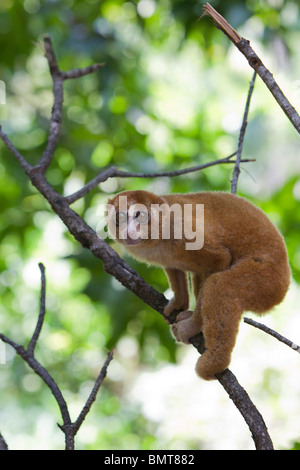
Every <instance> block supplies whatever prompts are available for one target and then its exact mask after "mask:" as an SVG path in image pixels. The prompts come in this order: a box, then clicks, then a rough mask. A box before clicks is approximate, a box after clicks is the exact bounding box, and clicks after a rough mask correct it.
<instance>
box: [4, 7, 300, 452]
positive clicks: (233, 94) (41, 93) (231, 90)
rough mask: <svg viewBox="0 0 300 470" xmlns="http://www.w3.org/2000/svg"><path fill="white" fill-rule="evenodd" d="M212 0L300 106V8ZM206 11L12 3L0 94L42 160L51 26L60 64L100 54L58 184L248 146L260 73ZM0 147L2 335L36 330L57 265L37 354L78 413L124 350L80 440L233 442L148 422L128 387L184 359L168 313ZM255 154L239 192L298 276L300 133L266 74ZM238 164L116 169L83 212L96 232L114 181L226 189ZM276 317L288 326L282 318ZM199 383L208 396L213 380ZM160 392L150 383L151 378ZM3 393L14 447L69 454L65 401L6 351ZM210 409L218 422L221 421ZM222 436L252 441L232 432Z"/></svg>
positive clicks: (71, 103) (16, 133)
mask: <svg viewBox="0 0 300 470" xmlns="http://www.w3.org/2000/svg"><path fill="white" fill-rule="evenodd" d="M211 3H212V5H213V6H214V7H215V8H217V10H218V11H219V12H220V13H221V14H223V15H224V16H225V17H226V18H227V20H228V21H229V22H230V23H231V24H232V25H233V26H234V27H235V28H237V29H238V31H239V33H240V34H241V35H243V36H244V37H246V38H248V39H250V40H251V44H252V45H253V47H254V48H255V49H256V51H257V52H258V53H259V54H261V57H262V59H263V61H264V62H265V63H266V65H267V66H268V67H270V68H271V70H272V71H273V73H274V75H275V77H276V79H277V80H278V81H279V83H280V85H281V86H282V88H283V90H284V92H285V93H286V94H287V96H288V98H290V99H291V101H292V103H293V104H294V105H295V106H296V107H297V106H298V109H299V105H300V84H299V83H300V82H299V72H300V52H299V47H298V44H299V40H300V33H299V25H300V15H299V2H298V1H296V0H295V1H292V0H290V1H286V0H248V1H238V0H234V1H231V2H222V1H221V0H219V1H218V0H215V1H212V2H211ZM202 5H203V2H201V1H196V0H191V1H183V0H174V1H171V0H156V1H155V0H140V1H139V2H137V1H127V2H124V1H121V0H104V1H102V0H100V1H99V0H98V1H96V0H88V1H85V2H83V1H77V0H63V1H54V0H53V1H44V0H25V1H19V0H3V1H1V5H0V48H1V49H0V50H1V63H0V79H1V80H2V81H3V82H4V83H5V86H6V104H1V105H0V118H1V123H2V126H3V129H4V131H5V132H7V133H8V134H9V136H10V138H11V140H12V141H13V143H14V144H15V146H16V147H17V148H18V149H20V151H21V152H23V154H24V155H25V156H26V158H27V159H28V161H29V162H32V163H34V162H36V161H37V159H38V157H39V156H40V155H41V152H42V151H43V149H44V147H45V142H46V139H47V131H48V124H49V115H50V111H51V106H52V90H51V87H52V83H51V78H50V75H49V71H48V66H47V62H46V60H45V58H44V57H43V52H42V47H41V44H42V39H43V36H44V34H45V33H47V34H49V35H50V36H51V38H52V41H53V44H54V47H55V50H56V54H57V57H58V61H59V64H60V67H61V69H63V70H68V69H72V68H79V67H84V66H87V65H90V64H92V63H94V62H104V63H105V66H104V67H102V68H101V69H100V70H99V72H97V73H96V74H93V75H90V76H86V77H84V78H81V79H77V80H72V81H71V80H69V81H67V82H66V83H65V101H64V113H63V124H62V132H61V138H60V141H59V146H58V149H57V151H56V154H55V159H54V161H53V164H52V165H51V168H50V169H49V171H48V173H47V176H48V178H49V180H50V181H51V183H52V184H53V185H54V187H55V188H56V189H57V190H58V191H61V192H63V193H65V194H69V193H71V192H73V191H75V190H76V189H78V188H79V187H81V186H82V185H83V184H84V183H85V182H86V181H88V180H89V179H91V178H93V177H94V176H95V175H96V174H97V173H98V172H99V171H100V170H101V168H102V167H103V166H107V165H115V166H117V167H118V168H124V169H127V170H133V171H143V172H146V171H149V172H153V171H156V170H157V171H160V170H166V171H167V170H171V169H180V168H185V167H188V166H192V165H195V164H197V163H202V162H208V161H212V160H215V159H217V158H221V157H225V156H227V155H229V154H230V153H232V152H233V151H235V150H236V146H237V138H238V132H239V126H240V124H241V121H242V115H243V109H244V103H245V100H246V95H247V91H248V85H249V81H250V80H251V77H252V69H250V67H249V66H248V64H247V62H246V60H245V59H244V58H243V57H241V55H240V54H239V52H238V51H237V50H235V49H234V47H233V46H232V45H231V43H230V42H229V40H228V39H227V38H226V37H225V36H224V35H223V34H222V33H221V32H220V31H218V30H217V29H216V28H215V27H214V26H213V24H212V22H211V21H210V20H209V19H208V18H204V19H202V20H201V22H197V19H198V17H199V16H200V15H201V13H202ZM0 150H1V157H0V197H1V199H0V200H1V203H0V204H1V213H0V240H1V243H0V296H1V297H0V298H1V304H0V330H1V332H3V333H5V334H6V335H7V336H9V337H11V338H12V339H14V340H15V341H19V342H20V343H22V344H25V343H26V341H28V340H29V338H30V335H31V333H32V330H33V328H34V325H35V321H36V318H37V312H38V301H39V287H40V284H39V270H38V262H39V261H41V262H43V263H44V264H45V266H46V274H47V317H46V324H45V325H44V328H43V333H42V336H41V339H40V342H39V345H38V357H39V359H40V360H41V361H42V363H43V365H45V366H47V367H48V368H49V371H50V372H51V373H53V376H54V378H55V379H56V381H57V382H58V384H59V385H60V386H61V387H62V389H63V392H64V393H65V395H66V398H67V400H68V402H69V404H70V406H71V411H72V412H73V414H74V417H75V416H76V415H77V414H78V413H79V411H80V409H81V407H82V406H83V403H84V401H85V399H86V397H87V394H88V393H89V390H90V388H91V386H92V383H93V380H94V379H95V377H96V375H97V373H98V371H99V368H100V367H101V365H102V363H103V361H104V358H105V355H106V351H107V350H108V349H111V348H116V359H115V360H114V361H113V363H112V364H111V366H110V370H109V376H108V379H107V380H106V382H105V385H104V386H103V388H102V389H101V393H100V395H99V398H98V400H97V403H96V404H95V407H94V408H93V410H92V412H91V414H90V415H89V416H88V418H87V420H86V423H85V424H84V426H83V429H82V431H81V432H80V433H79V436H78V447H79V448H84V449H155V448H158V449H164V448H196V449H198V448H209V446H212V445H215V446H218V443H219V445H221V446H222V445H223V444H222V433H220V435H218V437H217V439H215V442H214V439H212V440H211V441H210V440H209V438H208V436H207V434H206V430H205V429H203V430H202V434H201V435H195V436H193V437H191V436H190V435H189V434H188V433H186V435H184V432H183V433H182V435H181V434H180V432H178V430H177V429H175V428H173V429H172V430H171V431H170V429H169V430H168V431H164V429H165V428H163V429H162V427H161V423H160V420H159V419H151V417H150V418H149V415H147V414H145V412H144V410H143V406H142V404H141V403H139V402H138V401H136V402H134V401H133V400H131V399H130V397H131V387H132V386H133V384H134V382H135V381H136V380H137V377H139V374H140V373H141V371H145V370H148V371H151V370H160V369H161V368H163V367H164V366H166V367H168V364H170V363H173V364H175V363H176V360H178V357H179V358H180V356H178V350H180V348H178V347H176V345H175V343H174V341H173V339H172V338H171V337H170V333H169V329H168V327H167V325H166V324H165V323H164V321H163V320H162V319H161V318H160V317H159V315H157V314H156V313H155V312H153V311H152V310H151V309H150V308H148V307H147V306H146V305H144V304H143V303H142V302H141V301H140V300H139V299H137V298H136V297H135V296H134V295H133V294H131V293H130V292H127V291H126V290H125V289H124V288H123V287H122V286H120V285H119V284H118V283H117V281H115V280H114V279H112V278H110V277H109V276H108V275H106V274H105V273H104V272H103V271H102V267H101V264H100V263H99V261H97V260H96V259H94V258H93V257H92V256H91V255H90V254H89V253H88V252H87V251H85V250H84V249H82V248H81V247H80V246H78V244H77V243H75V242H74V240H73V239H72V238H71V236H69V235H68V233H67V232H66V230H65V228H64V227H63V225H62V223H61V222H60V221H59V220H58V219H57V217H56V216H54V215H53V214H52V212H51V210H50V209H49V206H48V205H47V204H46V203H45V201H43V199H42V198H41V197H40V195H39V194H37V193H36V191H35V190H34V189H33V188H32V187H31V186H30V184H29V183H28V180H27V178H26V175H24V173H23V171H22V170H21V168H20V167H19V165H18V164H17V162H16V161H15V160H14V158H13V157H12V156H11V155H10V153H9V152H8V151H7V150H6V148H4V146H3V144H2V143H1V144H0ZM243 156H244V157H245V158H256V163H248V164H244V165H243V169H242V173H241V177H240V182H239V194H241V195H245V196H247V197H248V198H249V199H251V200H252V201H254V202H255V203H257V204H258V205H259V206H261V207H262V208H263V209H264V210H265V211H266V212H267V213H268V215H269V216H270V217H271V218H272V220H273V221H274V222H275V223H276V224H277V225H278V227H279V228H280V230H281V231H282V233H283V235H284V236H285V237H286V241H287V246H288V250H289V256H290V262H291V266H292V270H293V278H294V281H295V282H294V287H295V286H296V282H299V280H300V249H299V231H300V211H299V199H300V185H299V170H300V166H299V157H300V155H299V137H298V135H297V133H296V131H295V130H294V129H293V128H292V126H291V124H290V123H289V122H288V120H287V119H286V117H285V116H284V115H283V113H282V111H281V110H280V109H279V107H278V106H277V104H276V103H275V102H274V100H273V98H272V97H271V95H270V94H269V92H268V91H267V89H266V88H265V86H264V85H263V84H262V83H261V82H260V81H259V79H258V80H257V83H256V87H255V92H254V97H253V102H252V105H251V112H250V117H249V125H248V129H247V134H246V141H245V147H244V154H243ZM231 176H232V167H231V166H230V165H226V166H225V165H223V166H217V167H213V168H210V169H207V170H205V171H203V172H199V173H194V174H191V175H186V176H181V177H177V178H173V179H170V178H160V179H155V180H149V179H130V178H128V179H125V180H113V181H109V182H108V183H106V184H103V185H100V187H99V188H98V189H97V190H94V191H93V192H92V193H91V194H90V195H88V196H87V197H86V198H85V200H84V201H83V200H82V201H79V202H78V203H76V204H75V205H74V209H76V210H77V211H78V212H79V213H80V214H81V215H83V216H84V218H85V220H86V221H87V222H88V223H90V224H91V225H92V226H93V227H94V228H97V227H99V223H101V215H102V214H101V210H100V209H101V207H102V204H103V203H104V202H105V200H106V199H107V197H108V195H109V194H110V193H112V192H114V191H119V190H122V189H124V188H125V189H131V188H133V189H139V188H148V189H150V190H153V191H155V192H158V193H163V192H187V191H198V190H225V191H230V179H231ZM99 208H100V209H99ZM116 249H119V248H117V247H116ZM122 256H123V253H122ZM124 256H126V255H125V254H124ZM128 262H129V263H130V264H131V265H132V266H133V267H134V268H135V269H136V270H137V271H138V272H139V273H140V274H141V275H142V276H143V277H144V278H145V279H146V280H147V282H149V283H150V284H151V285H153V286H154V287H156V288H157V289H158V290H160V291H163V292H165V291H166V289H167V282H166V278H165V275H164V274H163V272H162V271H161V270H159V269H156V268H149V267H147V266H145V265H142V264H140V263H137V262H135V261H133V260H131V259H129V258H128ZM295 292H297V290H296V287H295ZM295 295H297V294H295ZM291 310H292V309H291ZM291 310H290V311H291ZM281 318H282V320H281ZM278 321H279V325H281V326H283V325H284V324H285V321H284V319H283V316H279V320H278ZM295 341H297V337H296V338H295ZM298 342H299V335H298ZM277 347H278V348H279V346H277ZM266 351H267V349H265V352H264V354H265V353H266ZM278 354H279V352H278ZM244 361H247V357H245V359H244ZM262 362H263V361H262ZM263 365H264V364H262V367H263ZM174 367H175V365H174ZM283 367H284V365H283ZM298 367H299V364H298ZM298 370H299V369H298ZM188 373H189V374H190V375H192V374H193V373H194V372H193V370H192V369H189V370H188ZM276 373H279V372H278V370H275V371H274V370H273V369H272V368H271V369H269V368H266V370H265V371H264V369H263V368H262V374H263V379H262V376H260V383H262V382H263V383H264V390H265V391H266V390H268V389H272V386H271V385H270V384H271V383H272V384H273V383H274V374H275V376H276ZM238 377H239V376H238ZM270 377H271V378H270ZM272 377H273V379H272ZM272 380H273V382H272ZM196 383H197V384H198V385H197V386H198V387H199V389H200V390H201V387H206V386H207V385H206V384H205V385H204V384H200V383H199V382H196ZM246 385H247V384H245V386H246ZM160 386H161V383H159V382H156V383H154V382H153V387H155V388H157V387H158V388H159V387H160ZM209 386H210V387H211V388H210V390H212V387H217V385H216V384H214V385H211V384H210V385H209ZM246 388H247V386H246ZM214 390H215V389H214ZM282 393H283V392H282V390H279V393H278V395H279V396H281V394H282ZM269 399H270V400H269V402H268V406H270V407H272V400H273V405H274V400H275V401H276V400H277V398H276V399H275V398H274V396H273V395H272V392H271V393H270V396H269ZM0 402H1V407H0V431H1V432H3V434H4V437H6V438H7V441H8V444H9V446H10V447H11V448H16V449H22V448H26V449H29V448H33V449H37V448H62V446H63V442H62V441H63V439H62V437H63V436H62V434H61V432H60V431H59V429H58V428H57V426H56V422H57V421H60V416H59V413H58V409H57V405H56V403H55V402H54V400H53V399H52V397H51V394H50V392H49V390H48V389H47V388H46V387H45V386H44V385H43V383H42V382H41V381H40V379H39V378H38V377H36V376H35V375H34V374H32V372H31V371H30V370H29V369H28V368H27V366H25V365H24V363H23V362H22V361H21V360H20V359H19V358H17V357H15V356H14V354H13V352H12V351H10V350H6V364H0ZM176 406H177V405H174V407H175V408H176ZM209 406H210V403H209V402H208V403H206V407H207V408H208V409H209ZM223 406H224V407H227V406H229V404H228V402H227V401H225V402H224V403H223ZM276 406H280V405H278V403H277V402H276V405H274V408H276ZM274 408H273V409H274ZM183 410H184V407H183ZM183 412H184V411H183ZM220 412H221V410H220ZM231 412H232V413H235V412H234V411H233V410H232V409H230V413H231ZM282 413H283V414H284V412H283V411H282ZM287 414H291V413H290V411H289V412H287ZM270 416H272V411H271V412H270ZM184 419H185V418H184V417H182V421H184ZM280 419H283V417H282V416H281V418H280ZM280 419H279V421H278V422H279V423H280ZM285 419H287V416H285ZM209 420H210V425H211V426H212V427H213V428H215V429H217V428H218V429H220V426H221V425H220V422H219V421H214V419H212V418H209ZM239 425H240V427H241V428H242V427H243V423H239ZM171 427H172V425H171ZM279 427H280V426H279ZM288 427H289V426H288ZM183 429H184V426H183ZM290 429H292V431H291V432H292V433H294V434H292V435H289V436H288V437H286V438H285V439H282V440H280V438H279V445H283V442H286V441H287V440H288V442H289V445H290V446H292V443H293V440H294V441H296V440H297V439H299V434H295V433H297V431H295V430H294V428H292V426H291V428H290ZM298 431H299V429H298ZM214 432H215V431H214ZM249 440H250V438H249ZM226 445H227V446H232V448H236V447H237V446H239V445H240V446H242V445H244V444H243V443H238V439H237V441H236V442H231V443H230V444H224V447H226ZM245 445H248V443H247V444H245ZM249 445H250V446H251V443H250V444H249Z"/></svg>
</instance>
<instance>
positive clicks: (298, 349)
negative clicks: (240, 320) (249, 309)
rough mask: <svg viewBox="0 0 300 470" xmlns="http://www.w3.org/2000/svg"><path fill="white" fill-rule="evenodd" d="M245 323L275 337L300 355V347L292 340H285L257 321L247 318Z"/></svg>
mask: <svg viewBox="0 0 300 470" xmlns="http://www.w3.org/2000/svg"><path fill="white" fill-rule="evenodd" d="M244 322H245V323H248V325H252V326H254V327H255V328H258V329H259V330H262V331H264V332H265V333H268V335H271V336H273V337H274V338H276V339H278V341H281V342H282V343H284V344H286V345H287V346H289V347H290V348H291V349H293V350H294V351H296V352H297V353H299V354H300V346H298V345H297V344H295V343H293V342H292V341H291V340H289V339H287V338H285V337H284V336H282V335H280V334H279V333H277V331H274V330H272V329H271V328H269V327H268V326H266V325H264V324H263V323H259V322H257V321H255V320H252V319H251V318H247V317H245V318H244Z"/></svg>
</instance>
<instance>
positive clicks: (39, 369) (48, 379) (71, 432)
mask: <svg viewBox="0 0 300 470" xmlns="http://www.w3.org/2000/svg"><path fill="white" fill-rule="evenodd" d="M39 268H40V271H41V305H40V313H39V316H38V321H37V325H36V327H35V330H34V332H33V335H32V338H31V340H30V342H29V346H28V348H27V350H26V349H25V348H24V347H23V346H21V345H19V344H17V343H15V342H14V341H12V340H11V339H9V338H8V337H7V336H5V335H3V334H2V333H0V340H2V341H3V342H4V343H6V344H9V345H10V346H12V347H13V348H14V350H15V351H16V352H17V354H19V356H21V357H22V359H23V360H24V361H25V362H26V363H27V364H28V365H29V366H30V367H31V369H32V370H33V371H34V372H35V373H36V374H37V375H39V376H40V377H41V379H42V380H43V381H44V382H45V384H46V385H47V386H48V388H49V389H50V390H51V392H52V394H53V396H54V398H55V400H56V402H57V404H58V407H59V409H60V413H61V416H62V420H63V425H58V426H59V428H60V429H61V430H62V431H63V432H64V434H65V443H66V450H73V449H74V437H75V434H76V433H77V431H78V429H79V428H80V426H81V424H82V423H83V420H84V419H85V417H86V415H87V413H88V412H89V411H90V409H91V406H92V404H93V402H94V401H95V399H96V396H97V393H98V391H99V389H100V387H101V385H102V383H103V380H104V379H105V377H106V373H107V368H108V366H109V364H110V362H111V360H112V358H113V352H110V353H108V356H107V359H106V361H105V363H104V365H103V367H102V369H101V371H100V374H99V376H98V377H97V379H96V381H95V384H94V387H93V389H92V391H91V393H90V396H89V397H88V399H87V401H86V403H85V405H84V407H83V409H82V411H81V413H80V415H79V417H78V418H77V420H76V421H75V422H74V423H72V421H71V417H70V413H69V410H68V405H67V402H66V400H65V398H64V396H63V394H62V392H61V390H60V388H59V386H58V385H57V383H56V382H55V380H54V379H53V377H52V376H51V375H50V374H49V372H48V371H47V369H45V368H44V367H43V366H42V365H41V364H40V363H39V361H37V359H36V358H35V357H34V348H35V346H36V343H37V340H38V338H39V335H40V332H41V329H42V326H43V322H44V318H45V294H46V290H45V286H46V280H45V268H44V266H43V264H42V263H40V264H39ZM5 445H6V443H5V441H4V439H3V438H2V436H1V434H0V450H1V448H2V447H3V448H4V447H5Z"/></svg>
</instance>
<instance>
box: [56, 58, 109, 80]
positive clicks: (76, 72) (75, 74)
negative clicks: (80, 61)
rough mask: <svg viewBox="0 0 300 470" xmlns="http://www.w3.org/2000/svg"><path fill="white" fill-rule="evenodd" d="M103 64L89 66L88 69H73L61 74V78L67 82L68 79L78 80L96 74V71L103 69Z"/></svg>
mask: <svg viewBox="0 0 300 470" xmlns="http://www.w3.org/2000/svg"><path fill="white" fill-rule="evenodd" d="M104 65H105V63H104V62H103V63H101V64H93V65H89V66H88V67H84V68H82V69H73V70H69V71H68V72H61V73H62V77H63V79H64V80H67V79H69V78H79V77H83V76H84V75H88V74H90V73H93V72H96V70H99V69H100V68H101V67H104Z"/></svg>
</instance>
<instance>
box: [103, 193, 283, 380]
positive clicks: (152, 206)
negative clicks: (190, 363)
mask: <svg viewBox="0 0 300 470" xmlns="http://www.w3.org/2000/svg"><path fill="white" fill-rule="evenodd" d="M107 209H108V210H107V214H108V215H107V223H108V230H109V232H110V233H111V234H112V236H113V237H114V238H116V239H117V241H118V242H120V243H122V244H123V245H124V246H125V247H126V249H127V250H128V251H129V253H131V255H133V256H134V257H135V258H137V259H140V260H144V261H146V262H148V263H151V264H155V265H160V266H162V267H163V268H164V270H165V272H166V274H167V276H168V278H169V282H170V286H171V288H172V290H173V292H174V298H173V299H172V300H171V301H170V302H169V303H168V304H167V306H166V308H165V311H164V313H165V315H166V316H169V315H170V314H171V312H172V311H174V310H180V311H181V313H180V314H179V315H178V316H177V318H176V323H175V324H173V325H172V330H173V333H174V335H175V337H176V338H177V340H178V341H182V342H184V343H189V340H190V338H192V337H193V336H195V335H197V334H198V333H200V332H201V331H202V332H203V335H204V339H205V348H206V350H205V352H204V354H203V355H202V356H201V357H200V358H199V359H198V362H197V366H196V371H197V373H198V374H199V376H200V377H202V378H204V379H207V380H209V379H213V378H215V377H214V376H215V374H216V373H218V372H221V371H222V370H224V369H225V368H226V367H228V365H229V363H230V358H231V353H232V350H233V347H234V344H235V340H236V335H237V332H238V326H239V322H240V319H241V316H242V313H243V312H244V311H248V310H249V311H252V312H255V313H257V314H263V313H265V312H267V311H268V310H270V309H271V308H272V307H274V306H275V305H277V304H278V303H280V302H281V301H282V300H283V298H284V296H285V294H286V291H287V289H288V286H289V281H290V269H289V264H288V258H287V252H286V248H285V244H284V241H283V238H282V236H281V235H280V234H279V232H278V231H277V229H276V228H275V227H274V225H273V224H272V223H271V222H270V221H269V219H268V218H267V217H266V215H265V214H264V213H263V212H262V211H261V210H260V209H258V208H256V207H255V206H254V205H252V204H251V203H250V202H248V201H247V200H245V199H243V198H241V197H238V196H236V195H233V194H229V193H221V192H217V193H210V192H204V193H195V194H173V195H168V196H157V195H155V194H152V193H150V192H147V191H124V192H122V193H120V194H118V195H117V196H115V197H114V198H113V199H111V200H109V201H108V206H107ZM188 272H190V273H191V276H192V284H193V293H194V296H195V300H196V305H195V308H194V311H190V310H188V308H189V294H188V283H187V273H188Z"/></svg>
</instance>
